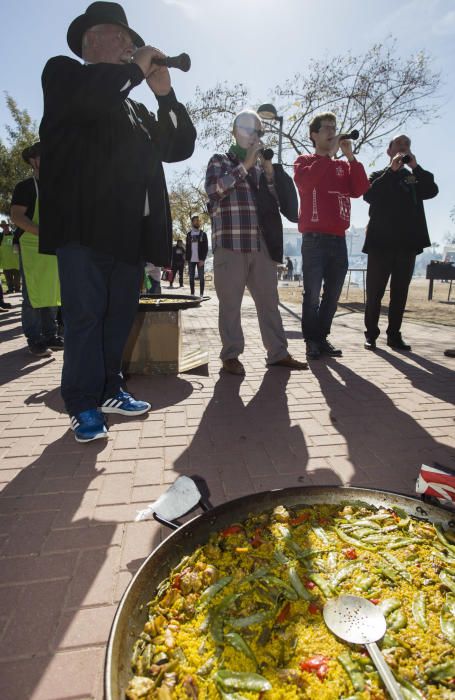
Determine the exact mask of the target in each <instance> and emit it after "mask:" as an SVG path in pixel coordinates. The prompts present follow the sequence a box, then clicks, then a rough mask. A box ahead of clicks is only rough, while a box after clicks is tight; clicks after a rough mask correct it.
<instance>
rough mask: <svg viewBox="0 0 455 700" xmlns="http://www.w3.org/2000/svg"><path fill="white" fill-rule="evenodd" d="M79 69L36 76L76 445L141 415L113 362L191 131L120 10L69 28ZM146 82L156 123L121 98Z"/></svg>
mask: <svg viewBox="0 0 455 700" xmlns="http://www.w3.org/2000/svg"><path fill="white" fill-rule="evenodd" d="M67 39H68V44H69V47H70V49H71V50H72V51H73V52H74V53H75V54H76V55H77V56H79V57H81V58H82V59H83V61H84V63H85V65H82V64H81V63H80V62H78V61H75V60H74V59H71V58H67V57H64V56H57V57H55V58H51V59H50V60H49V61H48V63H47V64H46V66H45V68H44V71H43V76H42V83H43V91H44V116H43V120H42V122H41V127H40V135H41V143H42V159H41V202H40V204H41V224H40V245H41V251H42V252H45V253H56V254H57V258H58V263H59V271H60V279H61V286H62V303H63V309H64V312H63V315H64V323H65V357H64V367H63V373H62V396H63V399H64V401H65V404H66V408H67V410H68V413H69V415H70V416H71V426H72V428H73V430H74V431H75V437H76V440H78V441H80V442H87V441H90V440H94V439H96V438H102V437H105V435H106V427H105V422H104V418H103V413H120V414H122V415H131V416H137V415H141V414H143V413H146V412H147V411H149V410H150V408H151V406H150V404H149V403H148V402H146V401H136V400H135V399H134V398H133V397H132V396H131V394H129V393H128V392H127V391H125V388H124V385H123V378H122V374H121V360H122V353H123V349H124V346H125V343H126V341H127V338H128V335H129V332H130V329H131V326H132V323H133V320H134V316H135V313H136V308H137V301H138V294H139V289H140V285H141V281H142V276H143V269H144V261H145V260H153V261H154V263H155V264H156V265H159V266H165V265H167V264H169V260H170V255H171V246H172V243H171V241H172V226H171V217H170V208H169V202H168V196H167V191H166V183H165V179H164V173H163V168H162V161H165V162H177V161H180V160H184V159H186V158H188V157H189V156H190V155H191V154H192V152H193V149H194V141H195V138H196V132H195V129H194V127H193V125H192V123H191V120H190V118H189V116H188V114H187V112H186V110H185V108H184V106H183V105H182V104H180V103H179V102H177V99H176V97H175V94H174V91H173V90H172V88H171V82H170V76H169V71H168V69H167V68H165V67H164V66H158V65H156V64H154V63H153V60H154V59H155V58H158V57H163V54H162V53H161V52H160V51H158V50H157V49H155V48H153V47H151V46H145V45H144V41H143V39H142V38H141V37H140V36H139V35H138V34H137V33H136V32H134V31H133V30H132V29H131V28H130V27H129V25H128V21H127V19H126V16H125V12H124V10H123V8H122V7H121V6H120V5H118V4H117V3H113V2H94V3H92V4H91V5H90V6H89V7H88V8H87V10H86V11H85V13H84V14H82V15H80V16H79V17H77V18H76V19H75V20H74V21H73V22H72V23H71V25H70V27H69V29H68V35H67ZM144 79H145V80H146V82H147V85H148V86H149V88H150V89H151V90H152V92H153V93H154V94H155V96H156V98H157V101H158V116H157V118H156V117H155V116H154V115H153V114H152V113H151V112H149V110H148V109H147V108H146V107H145V106H144V105H143V104H140V103H138V102H134V101H133V100H131V99H130V98H129V93H130V91H131V90H132V89H133V88H134V87H136V86H137V85H139V84H141V83H142V81H143V80H144Z"/></svg>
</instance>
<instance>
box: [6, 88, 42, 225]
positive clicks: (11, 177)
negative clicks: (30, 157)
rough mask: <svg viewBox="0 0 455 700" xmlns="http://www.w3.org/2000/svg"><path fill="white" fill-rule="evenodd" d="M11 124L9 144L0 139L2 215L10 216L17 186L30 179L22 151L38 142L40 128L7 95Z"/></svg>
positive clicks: (7, 130)
mask: <svg viewBox="0 0 455 700" xmlns="http://www.w3.org/2000/svg"><path fill="white" fill-rule="evenodd" d="M5 97H6V105H7V107H8V110H9V113H10V116H11V122H12V123H10V124H6V133H7V135H8V137H7V142H6V143H4V142H3V141H2V140H1V139H0V214H2V215H8V214H9V209H10V204H11V197H12V194H13V190H14V188H15V186H16V184H17V183H18V182H19V181H20V180H24V179H25V178H26V177H30V166H28V165H27V164H26V163H24V161H23V160H22V155H21V153H22V151H23V150H24V148H26V147H27V146H31V145H32V144H33V143H35V141H37V140H38V127H37V125H36V122H34V121H33V120H32V119H31V117H30V115H29V113H28V112H27V110H26V109H23V110H21V109H19V107H18V105H17V103H16V101H15V100H14V99H13V98H12V97H11V95H8V93H5Z"/></svg>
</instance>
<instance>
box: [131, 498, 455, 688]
mask: <svg viewBox="0 0 455 700" xmlns="http://www.w3.org/2000/svg"><path fill="white" fill-rule="evenodd" d="M342 594H353V595H360V596H363V597H365V598H368V599H369V600H370V601H372V602H373V603H375V604H376V605H378V606H380V608H381V609H382V611H383V613H384V615H385V617H386V621H387V631H386V634H385V636H384V638H383V639H382V641H381V642H380V646H381V648H382V652H383V654H384V656H385V657H386V659H387V662H388V663H389V665H390V667H391V669H392V672H393V674H394V676H395V678H396V680H397V682H398V683H399V684H400V686H401V691H402V694H403V697H404V698H405V700H419V699H420V700H423V699H425V698H427V699H432V698H440V699H443V700H448V699H450V698H451V699H454V698H455V533H454V532H453V531H451V530H445V531H444V530H443V529H442V528H441V527H439V526H435V525H433V524H431V523H428V522H425V521H420V520H417V519H415V518H412V517H409V516H408V515H406V513H404V512H402V511H400V510H399V509H386V508H375V507H373V506H370V505H367V504H361V503H358V504H343V505H340V504H336V505H333V504H332V505H328V504H327V505H326V504H323V505H317V506H315V505H312V506H308V507H305V506H301V507H297V508H295V507H294V508H292V509H291V508H286V507H284V506H278V507H277V508H275V509H274V510H273V511H272V512H267V513H262V514H260V515H251V516H249V517H248V518H247V519H246V520H245V521H244V522H241V523H232V524H231V525H230V526H229V527H226V528H224V529H223V530H221V531H219V532H216V533H213V534H212V535H211V536H210V538H209V540H208V542H207V543H206V544H205V545H203V546H201V547H199V548H198V549H196V550H195V551H194V553H193V554H191V555H190V556H187V557H184V558H183V559H182V560H181V561H180V563H179V564H178V565H177V566H176V567H175V568H174V569H173V570H172V571H171V572H170V573H169V576H168V578H166V579H165V580H164V581H162V582H161V584H160V585H159V586H158V589H157V591H156V595H155V597H154V598H153V600H151V601H150V602H149V603H148V604H147V606H146V610H145V612H146V621H145V624H144V627H143V631H142V633H141V634H140V636H139V638H138V639H137V640H136V641H135V644H134V648H133V655H132V659H131V668H132V674H134V675H133V676H132V678H131V680H130V683H129V685H128V688H127V689H126V697H127V698H129V700H154V699H157V700H184V699H185V700H186V699H187V698H193V699H195V698H199V699H200V700H218V699H219V698H221V699H222V700H242V699H243V700H300V699H307V698H308V699H309V698H318V700H340V699H341V698H343V699H344V700H348V699H349V700H381V699H385V698H386V697H387V695H386V693H385V691H384V689H383V687H382V685H381V681H380V678H379V676H378V673H377V671H376V669H375V668H374V666H373V665H372V662H371V660H370V658H369V656H368V654H367V652H366V651H365V649H364V647H362V646H360V645H355V644H347V643H345V642H342V641H341V640H339V639H338V638H336V637H335V636H334V635H333V634H332V633H331V632H330V631H329V630H328V628H327V627H326V626H325V623H324V620H323V616H322V609H323V606H324V604H325V602H326V601H327V600H328V599H329V598H332V597H335V596H338V595H342Z"/></svg>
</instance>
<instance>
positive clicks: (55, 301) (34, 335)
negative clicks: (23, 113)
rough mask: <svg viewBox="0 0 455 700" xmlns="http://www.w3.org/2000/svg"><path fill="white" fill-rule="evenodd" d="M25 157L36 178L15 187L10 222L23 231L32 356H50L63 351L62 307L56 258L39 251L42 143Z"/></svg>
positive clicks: (25, 313)
mask: <svg viewBox="0 0 455 700" xmlns="http://www.w3.org/2000/svg"><path fill="white" fill-rule="evenodd" d="M22 157H23V159H24V160H25V162H26V163H28V164H29V165H30V166H31V167H32V169H33V177H31V178H27V179H26V180H23V181H22V182H20V183H18V184H17V185H16V188H15V190H14V193H13V198H12V203H11V219H12V221H13V222H14V223H15V224H16V226H18V227H19V228H21V229H22V230H23V233H22V235H21V237H20V267H21V276H22V296H23V302H22V328H23V331H24V335H25V337H26V338H27V343H28V348H29V351H30V353H31V354H32V355H36V356H38V357H49V356H50V355H51V354H52V352H51V350H60V349H62V348H63V340H62V339H61V338H60V337H59V336H58V335H57V320H56V319H57V308H58V306H60V282H59V276H58V268H57V259H56V258H55V256H53V255H43V254H41V253H39V252H38V235H39V192H38V178H39V165H40V145H39V142H38V143H35V144H34V145H33V146H30V147H28V148H26V149H25V150H24V151H23V153H22Z"/></svg>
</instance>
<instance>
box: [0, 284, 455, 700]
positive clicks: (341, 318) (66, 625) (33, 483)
mask: <svg viewBox="0 0 455 700" xmlns="http://www.w3.org/2000/svg"><path fill="white" fill-rule="evenodd" d="M12 301H13V303H14V304H15V306H14V309H13V311H12V312H10V313H7V314H2V315H1V316H0V341H1V350H0V353H1V357H0V463H1V469H0V482H1V483H2V487H3V492H2V494H1V496H0V679H1V680H0V698H1V700H19V698H20V699H21V700H23V699H24V698H27V699H32V700H57V699H58V700H63V699H66V700H69V698H71V700H77V699H78V698H79V699H81V698H84V699H85V698H97V699H101V697H102V668H103V658H104V648H105V643H106V639H107V636H108V632H109V627H110V624H111V620H112V616H113V614H114V611H115V608H116V605H117V602H118V600H119V598H120V597H121V595H122V592H123V590H124V589H125V586H126V585H127V583H128V581H129V580H130V578H131V576H132V574H133V573H134V571H136V569H137V568H138V566H139V564H140V562H141V561H142V559H143V558H144V557H145V555H147V554H148V553H149V552H150V551H151V549H152V548H153V547H154V546H155V545H156V544H157V543H158V542H159V541H160V539H161V538H162V537H163V536H165V535H164V533H163V532H162V531H161V529H160V528H159V527H158V526H157V524H156V523H154V522H153V521H150V522H140V523H135V522H134V517H135V515H136V511H137V510H138V509H140V508H143V507H144V506H145V505H146V504H147V503H149V502H150V501H152V500H154V499H155V498H156V497H157V496H158V495H159V494H160V493H161V492H162V491H163V490H164V489H165V488H166V485H167V484H169V483H171V482H172V481H173V480H174V479H175V478H176V476H178V475H179V474H182V473H185V474H194V473H198V474H200V475H202V476H204V477H205V478H206V479H207V482H208V484H209V487H210V489H211V492H212V500H213V502H214V503H215V504H216V503H219V502H221V501H224V500H226V499H230V498H234V497H236V496H239V495H241V494H246V493H251V492H254V491H263V490H267V489H271V488H277V487H282V486H292V485H296V486H297V485H303V486H305V485H312V484H333V485H336V484H352V485H362V486H368V487H377V488H382V487H383V488H387V489H394V490H397V491H402V492H406V493H410V494H412V493H413V489H414V479H415V477H416V473H417V470H418V467H419V465H420V464H421V463H422V462H423V461H430V462H431V461H433V460H437V461H440V462H442V463H445V464H449V465H455V450H454V447H455V431H454V414H455V411H454V405H453V404H454V382H453V378H454V374H453V370H454V369H455V360H450V359H448V358H445V357H444V356H443V350H444V348H446V347H449V346H455V333H454V332H453V329H448V328H443V327H437V326H424V325H419V324H417V323H412V324H411V323H407V324H406V325H405V327H404V335H405V337H406V339H408V340H409V341H410V342H411V343H412V346H413V352H412V353H411V354H407V355H403V354H398V353H395V352H393V351H389V350H388V349H387V348H386V347H385V345H384V346H382V345H380V350H378V352H377V353H376V354H371V353H368V352H367V351H365V350H364V349H363V347H362V318H361V316H360V314H356V313H352V312H350V311H349V309H346V308H345V309H343V310H341V311H340V312H339V313H338V315H337V317H336V320H335V323H334V328H333V338H334V340H336V341H338V342H340V344H341V345H342V346H343V349H344V357H343V358H342V359H341V360H339V361H337V360H329V361H318V362H314V363H313V364H312V367H311V371H308V372H299V373H293V374H291V373H289V372H287V371H286V370H282V369H279V368H275V369H271V370H266V368H265V366H264V352H263V349H262V344H261V342H260V336H259V331H258V327H257V323H256V317H255V311H254V307H253V306H252V303H251V300H250V299H248V298H247V299H245V304H244V308H243V319H244V329H245V335H246V339H247V349H246V353H245V356H244V361H245V365H246V368H247V375H246V377H245V379H244V380H243V381H241V380H238V379H237V378H235V377H232V376H226V375H223V374H221V375H220V374H219V361H218V353H219V339H218V334H217V319H216V315H217V304H216V301H215V300H212V301H210V302H208V303H206V304H204V305H203V306H202V307H201V308H200V309H197V310H192V311H187V312H185V316H184V321H185V327H186V335H185V344H186V345H191V344H192V343H194V342H195V341H199V342H200V343H201V344H203V345H205V346H207V347H208V348H209V349H210V373H209V375H208V376H206V375H196V374H186V375H181V376H178V377H153V378H140V377H134V378H133V379H132V380H131V382H130V388H131V389H132V390H133V392H135V393H136V394H137V395H138V396H139V397H141V398H147V399H148V398H150V399H151V400H152V401H153V403H154V411H153V412H152V413H151V414H150V415H149V416H147V417H145V418H142V419H138V420H130V421H127V420H125V419H123V418H116V417H111V418H110V421H109V422H110V431H109V439H108V441H107V442H105V441H97V442H96V443H92V444H89V445H85V446H81V445H78V444H77V443H76V442H75V441H74V438H73V435H72V433H70V432H69V431H68V419H67V417H66V416H65V415H64V414H63V411H62V403H61V399H60V396H59V389H58V386H59V375H60V370H61V355H59V354H57V353H56V354H55V355H54V357H53V358H52V359H44V360H38V361H37V360H36V359H34V358H32V357H31V356H30V355H28V354H27V353H26V351H25V348H24V342H23V338H22V335H21V330H20V319H19V298H18V297H17V296H16V297H12ZM296 312H298V310H297V309H295V308H294V309H292V308H288V309H286V308H283V319H284V324H285V328H286V331H287V334H288V337H289V343H290V348H291V352H292V353H294V354H295V355H296V356H302V355H303V346H302V341H301V339H300V332H299V321H298V314H297V313H296Z"/></svg>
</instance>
